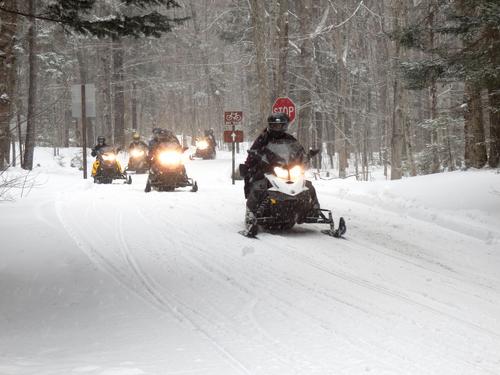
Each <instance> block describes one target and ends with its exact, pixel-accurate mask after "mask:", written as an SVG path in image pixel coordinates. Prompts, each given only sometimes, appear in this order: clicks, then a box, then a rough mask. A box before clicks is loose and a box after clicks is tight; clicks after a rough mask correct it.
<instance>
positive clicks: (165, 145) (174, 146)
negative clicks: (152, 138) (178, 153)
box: [158, 140, 181, 150]
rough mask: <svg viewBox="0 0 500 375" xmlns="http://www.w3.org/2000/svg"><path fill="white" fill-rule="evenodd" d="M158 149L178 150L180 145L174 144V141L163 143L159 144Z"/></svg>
mask: <svg viewBox="0 0 500 375" xmlns="http://www.w3.org/2000/svg"><path fill="white" fill-rule="evenodd" d="M158 148H159V149H169V150H178V149H180V148H181V145H180V143H179V142H176V141H174V140H171V141H163V142H161V143H160V144H159V147H158Z"/></svg>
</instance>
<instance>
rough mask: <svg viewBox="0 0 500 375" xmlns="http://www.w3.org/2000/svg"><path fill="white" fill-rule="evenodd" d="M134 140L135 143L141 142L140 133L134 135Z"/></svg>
mask: <svg viewBox="0 0 500 375" xmlns="http://www.w3.org/2000/svg"><path fill="white" fill-rule="evenodd" d="M132 139H133V140H134V141H139V140H140V139H141V136H140V135H139V133H137V132H136V133H134V134H132Z"/></svg>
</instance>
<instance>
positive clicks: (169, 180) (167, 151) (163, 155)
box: [144, 142, 198, 193]
mask: <svg viewBox="0 0 500 375" xmlns="http://www.w3.org/2000/svg"><path fill="white" fill-rule="evenodd" d="M186 149H187V148H182V147H181V146H180V145H179V144H178V143H175V142H161V143H160V144H158V145H157V146H156V147H155V149H154V151H153V155H151V160H150V169H149V176H148V181H147V183H146V188H145V189H144V191H145V192H146V193H149V192H150V191H151V189H152V188H154V189H156V190H158V191H173V190H175V189H176V188H179V187H187V186H191V191H192V192H196V191H198V184H197V182H196V181H194V180H193V179H192V178H188V177H187V174H186V168H185V167H184V163H183V152H184V151H186Z"/></svg>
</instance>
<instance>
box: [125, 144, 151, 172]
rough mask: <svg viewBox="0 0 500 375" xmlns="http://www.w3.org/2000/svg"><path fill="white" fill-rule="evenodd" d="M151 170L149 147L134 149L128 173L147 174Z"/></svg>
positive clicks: (130, 154)
mask: <svg viewBox="0 0 500 375" xmlns="http://www.w3.org/2000/svg"><path fill="white" fill-rule="evenodd" d="M148 170H149V162H148V150H147V147H138V146H137V147H133V148H131V149H130V151H129V158H128V165H127V171H135V173H138V174H139V173H146V172H147V171H148Z"/></svg>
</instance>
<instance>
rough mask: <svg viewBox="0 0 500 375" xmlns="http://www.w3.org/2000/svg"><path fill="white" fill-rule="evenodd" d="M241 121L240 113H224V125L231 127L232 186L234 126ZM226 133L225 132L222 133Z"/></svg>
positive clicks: (234, 161)
mask: <svg viewBox="0 0 500 375" xmlns="http://www.w3.org/2000/svg"><path fill="white" fill-rule="evenodd" d="M242 120H243V112H242V111H230V112H224V124H225V125H231V155H232V167H231V168H232V169H231V179H232V181H233V185H234V184H235V179H234V170H235V167H236V165H235V164H236V155H235V150H236V149H235V143H236V127H235V126H236V124H240V123H241V121H242ZM224 133H226V132H224Z"/></svg>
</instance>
